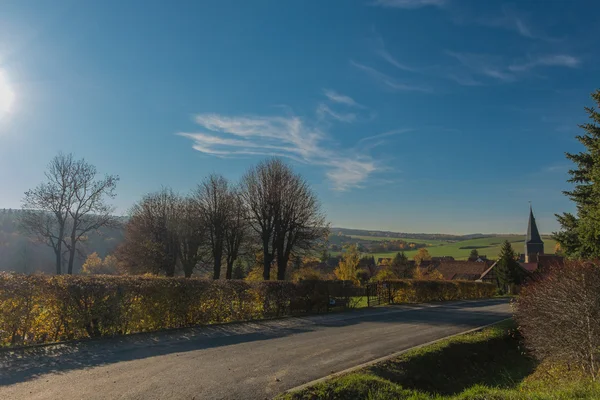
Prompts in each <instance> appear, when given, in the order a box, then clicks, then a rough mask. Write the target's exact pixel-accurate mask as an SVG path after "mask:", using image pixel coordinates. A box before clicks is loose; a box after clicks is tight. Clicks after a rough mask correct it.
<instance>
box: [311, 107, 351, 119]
mask: <svg viewBox="0 0 600 400" xmlns="http://www.w3.org/2000/svg"><path fill="white" fill-rule="evenodd" d="M317 115H318V116H319V117H321V118H325V117H326V116H330V117H331V118H333V119H335V120H337V121H340V122H354V121H356V114H353V113H338V112H335V111H333V110H332V109H331V108H329V106H328V105H327V104H324V103H321V104H319V105H318V107H317Z"/></svg>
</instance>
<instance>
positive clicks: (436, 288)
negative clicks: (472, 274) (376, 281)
mask: <svg viewBox="0 0 600 400" xmlns="http://www.w3.org/2000/svg"><path fill="white" fill-rule="evenodd" d="M378 291H382V292H383V293H381V294H380V295H382V296H384V297H385V296H387V297H388V298H389V299H390V302H392V303H424V302H430V301H448V300H468V299H482V298H489V297H493V296H494V295H495V294H496V286H495V285H493V284H491V283H482V282H474V281H442V280H413V279H396V280H388V281H385V282H383V283H382V284H380V286H379V287H378Z"/></svg>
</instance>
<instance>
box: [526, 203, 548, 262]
mask: <svg viewBox="0 0 600 400" xmlns="http://www.w3.org/2000/svg"><path fill="white" fill-rule="evenodd" d="M538 254H544V242H543V241H542V237H541V236H540V232H539V231H538V228H537V225H536V223H535V217H534V216H533V210H532V209H531V205H529V224H528V225H527V237H525V262H526V263H530V262H537V261H538V257H537V256H538Z"/></svg>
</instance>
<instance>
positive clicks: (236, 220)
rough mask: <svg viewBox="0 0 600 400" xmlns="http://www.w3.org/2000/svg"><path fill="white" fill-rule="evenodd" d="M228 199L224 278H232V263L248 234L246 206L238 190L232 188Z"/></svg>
mask: <svg viewBox="0 0 600 400" xmlns="http://www.w3.org/2000/svg"><path fill="white" fill-rule="evenodd" d="M229 201H230V205H229V207H228V209H229V216H228V218H227V222H226V224H225V255H226V259H225V261H226V266H227V268H226V270H225V271H226V272H225V277H226V279H232V277H233V264H234V263H235V261H236V260H237V258H238V256H239V255H240V250H241V249H242V246H243V243H244V241H245V240H246V238H247V236H248V232H247V230H248V229H247V218H246V208H245V207H244V203H243V201H242V198H241V196H240V193H239V191H237V190H232V191H231V192H230V193H229Z"/></svg>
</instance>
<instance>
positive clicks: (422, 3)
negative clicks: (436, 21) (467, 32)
mask: <svg viewBox="0 0 600 400" xmlns="http://www.w3.org/2000/svg"><path fill="white" fill-rule="evenodd" d="M446 3H447V0H375V1H373V2H372V3H371V5H374V6H380V7H385V8H404V9H414V8H421V7H427V6H436V7H442V6H443V5H445V4H446Z"/></svg>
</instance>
